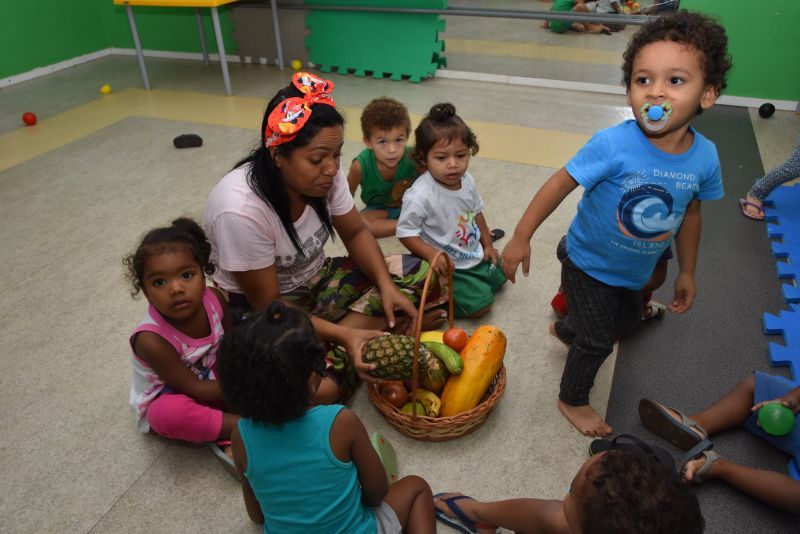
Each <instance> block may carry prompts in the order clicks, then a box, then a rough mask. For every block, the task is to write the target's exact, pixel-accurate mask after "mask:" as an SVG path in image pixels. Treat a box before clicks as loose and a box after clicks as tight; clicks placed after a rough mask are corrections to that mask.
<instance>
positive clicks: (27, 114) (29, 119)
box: [22, 111, 36, 126]
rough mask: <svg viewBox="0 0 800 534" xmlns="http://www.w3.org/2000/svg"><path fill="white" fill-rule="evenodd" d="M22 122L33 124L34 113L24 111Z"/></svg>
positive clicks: (34, 120) (34, 122)
mask: <svg viewBox="0 0 800 534" xmlns="http://www.w3.org/2000/svg"><path fill="white" fill-rule="evenodd" d="M22 122H24V123H25V124H27V125H28V126H33V125H34V124H36V115H34V114H33V113H31V112H30V111H26V112H25V113H23V114H22Z"/></svg>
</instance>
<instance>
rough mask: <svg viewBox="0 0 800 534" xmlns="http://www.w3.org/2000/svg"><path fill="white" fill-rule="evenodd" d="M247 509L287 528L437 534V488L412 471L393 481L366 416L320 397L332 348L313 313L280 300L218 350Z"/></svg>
mask: <svg viewBox="0 0 800 534" xmlns="http://www.w3.org/2000/svg"><path fill="white" fill-rule="evenodd" d="M217 370H218V372H219V380H220V385H221V386H222V393H223V395H224V397H225V400H226V402H227V403H228V405H229V406H230V407H231V409H232V410H233V411H234V412H235V413H237V414H239V415H240V416H241V418H240V419H239V422H238V424H237V425H236V426H235V427H234V430H233V432H232V435H231V448H232V449H233V459H234V462H235V464H236V468H237V470H238V471H239V473H240V475H241V479H242V493H243V494H244V503H245V507H246V508H247V515H248V516H249V517H250V519H252V520H253V521H255V522H257V523H263V524H264V532H280V533H282V534H291V533H298V534H311V533H315V532H318V533H320V534H323V533H324V534H335V533H340V534H374V533H376V532H377V533H378V534H390V533H391V534H399V533H400V532H420V533H428V534H433V533H434V532H435V529H436V527H435V522H436V520H435V518H434V510H433V495H432V494H431V488H430V486H428V483H427V482H425V480H423V479H422V478H420V477H416V476H409V477H405V478H403V479H401V480H398V481H397V482H395V483H394V484H392V485H391V486H389V482H388V479H387V476H386V471H385V470H384V467H383V465H382V464H381V460H380V458H379V456H378V453H377V452H376V451H375V449H374V448H373V446H372V443H370V439H369V437H368V436H367V431H366V429H365V428H364V424H363V423H362V422H361V420H360V419H359V418H358V416H357V415H355V414H354V413H353V412H352V411H350V410H349V409H348V408H346V407H345V406H341V405H325V406H321V405H317V406H315V405H313V404H312V399H313V398H314V394H315V393H316V391H317V389H318V388H319V385H320V382H321V381H322V378H323V376H324V374H325V349H324V348H323V345H322V343H321V342H320V341H319V339H317V336H316V334H315V333H314V327H313V326H312V324H311V319H310V318H309V316H308V315H307V314H306V313H305V312H303V311H302V310H300V309H298V308H294V307H291V306H288V305H286V304H284V303H283V302H281V301H278V300H276V301H274V302H272V303H271V304H269V306H268V307H267V309H266V310H263V311H261V312H257V313H255V314H254V315H252V316H250V317H249V318H247V319H246V320H245V322H243V323H241V324H240V325H239V326H237V328H236V329H235V330H233V331H232V332H231V333H230V335H228V336H226V337H225V338H224V340H223V342H222V344H221V345H220V349H219V356H218V359H217Z"/></svg>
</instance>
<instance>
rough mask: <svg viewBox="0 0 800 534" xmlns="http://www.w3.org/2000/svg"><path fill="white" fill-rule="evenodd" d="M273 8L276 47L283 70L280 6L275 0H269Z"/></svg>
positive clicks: (279, 65) (279, 63)
mask: <svg viewBox="0 0 800 534" xmlns="http://www.w3.org/2000/svg"><path fill="white" fill-rule="evenodd" d="M269 5H270V7H271V8H272V28H273V29H274V30H275V49H276V50H277V52H278V68H279V69H281V70H283V45H282V44H281V27H280V24H278V6H277V5H276V2H275V0H269Z"/></svg>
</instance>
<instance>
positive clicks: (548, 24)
mask: <svg viewBox="0 0 800 534" xmlns="http://www.w3.org/2000/svg"><path fill="white" fill-rule="evenodd" d="M542 28H544V29H545V30H548V29H550V21H549V20H546V21H544V22H542Z"/></svg>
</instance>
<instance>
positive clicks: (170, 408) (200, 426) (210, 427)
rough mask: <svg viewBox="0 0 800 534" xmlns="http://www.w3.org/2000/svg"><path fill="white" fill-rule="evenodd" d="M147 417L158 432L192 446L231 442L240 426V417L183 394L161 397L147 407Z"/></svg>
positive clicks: (164, 394)
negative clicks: (187, 442)
mask: <svg viewBox="0 0 800 534" xmlns="http://www.w3.org/2000/svg"><path fill="white" fill-rule="evenodd" d="M226 416H227V417H226ZM146 417H147V422H148V424H149V425H150V428H151V429H152V430H153V431H154V432H156V433H158V434H161V435H162V436H164V437H167V438H170V439H179V440H183V441H189V442H192V443H207V442H210V441H217V440H221V439H223V440H224V439H229V438H230V435H231V431H232V429H233V425H234V424H236V416H234V415H232V414H227V413H225V412H223V411H222V410H220V409H217V408H212V407H210V406H206V405H204V404H200V403H199V402H197V401H196V400H194V399H193V398H191V397H189V396H187V395H182V394H180V393H163V394H162V395H160V396H159V397H158V398H156V399H155V400H154V401H153V402H151V403H150V405H149V406H148V407H147V414H146Z"/></svg>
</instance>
